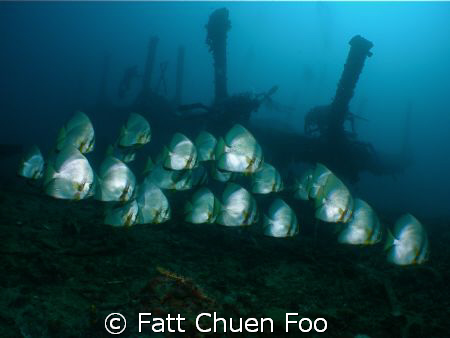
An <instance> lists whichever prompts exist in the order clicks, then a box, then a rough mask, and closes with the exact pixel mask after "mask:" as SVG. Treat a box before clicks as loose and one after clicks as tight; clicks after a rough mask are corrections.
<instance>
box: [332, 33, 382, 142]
mask: <svg viewBox="0 0 450 338" xmlns="http://www.w3.org/2000/svg"><path fill="white" fill-rule="evenodd" d="M349 43H350V46H351V47H350V51H349V53H348V56H347V61H346V63H345V65H344V71H343V72H342V75H341V79H340V80H339V84H338V87H337V90H336V95H335V97H334V99H333V102H332V103H331V116H330V128H329V132H330V133H331V136H332V137H336V136H338V135H339V134H340V135H342V132H343V130H344V128H343V125H344V121H345V119H346V116H347V114H348V113H349V108H348V107H349V104H350V100H351V99H352V97H353V94H354V90H355V87H356V83H357V82H358V79H359V76H360V74H361V72H362V69H363V67H364V62H365V60H366V58H367V57H370V56H372V53H371V52H370V49H371V48H372V47H373V43H372V42H370V41H369V40H366V39H364V38H363V37H361V36H360V35H356V36H354V37H353V38H352V39H351V40H350V42H349Z"/></svg>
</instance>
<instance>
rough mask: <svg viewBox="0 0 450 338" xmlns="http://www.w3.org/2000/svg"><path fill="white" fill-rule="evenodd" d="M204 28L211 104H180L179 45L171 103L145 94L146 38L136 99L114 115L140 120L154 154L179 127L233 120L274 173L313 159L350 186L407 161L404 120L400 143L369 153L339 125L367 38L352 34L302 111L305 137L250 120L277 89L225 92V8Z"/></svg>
mask: <svg viewBox="0 0 450 338" xmlns="http://www.w3.org/2000/svg"><path fill="white" fill-rule="evenodd" d="M205 28H206V33H207V34H206V44H207V46H208V48H209V51H210V52H211V55H212V58H213V66H214V99H213V101H212V103H211V105H206V104H203V103H192V104H182V102H181V93H182V82H183V72H184V58H185V56H184V54H185V50H184V48H181V47H180V49H179V50H178V56H177V70H176V92H175V99H171V100H169V99H167V98H166V97H165V96H162V95H160V94H158V92H157V91H156V90H155V89H152V87H151V79H152V73H153V68H154V63H155V56H156V48H157V44H158V38H157V37H155V36H153V37H151V39H150V42H149V48H148V54H147V61H146V65H145V72H144V76H143V80H142V88H141V90H140V94H139V95H138V97H137V99H136V101H135V102H134V103H133V104H132V105H131V106H129V107H122V108H121V109H119V110H120V111H119V110H118V112H119V113H120V112H130V111H136V112H140V113H142V114H144V115H146V116H147V117H148V119H149V120H150V121H151V125H152V131H153V133H154V137H153V140H154V141H152V142H151V145H150V146H151V147H152V148H154V149H160V147H161V146H162V145H164V144H166V143H167V142H169V141H170V137H171V135H172V134H173V133H175V132H177V131H180V130H183V131H185V132H186V135H187V136H188V137H195V136H196V135H197V133H198V132H199V131H201V130H208V131H210V132H212V133H213V134H215V135H223V134H224V133H226V131H227V130H229V128H231V127H232V126H233V125H234V124H236V123H240V124H242V125H244V126H245V127H247V128H248V129H249V130H250V131H251V132H252V133H253V135H254V136H255V137H256V138H257V139H258V141H259V142H260V144H261V146H262V148H263V149H264V156H265V158H266V160H267V161H268V162H269V163H271V164H273V165H274V166H276V167H277V168H279V169H280V170H281V171H283V170H289V167H290V166H291V164H293V163H296V162H307V163H311V164H314V163H317V162H321V163H323V164H325V165H326V166H328V167H329V168H330V169H331V170H333V171H334V172H335V173H336V174H338V175H339V176H340V177H343V178H346V179H348V180H350V181H356V180H358V178H359V174H360V173H361V172H371V173H373V174H375V175H393V176H395V175H397V174H400V173H402V172H403V170H404V169H405V168H407V167H408V166H409V165H410V164H411V151H410V147H409V136H408V135H409V127H408V123H407V127H406V128H405V138H404V142H403V146H400V147H399V148H401V149H399V151H398V152H397V153H393V154H386V153H381V152H379V151H376V150H375V148H374V147H373V146H372V145H371V144H370V143H366V142H362V141H360V140H358V136H357V134H356V132H355V130H354V128H352V129H351V130H346V128H345V123H346V121H350V122H351V123H352V122H353V119H354V118H355V116H356V115H354V114H352V113H351V112H350V111H349V105H350V102H351V100H352V98H353V95H354V91H355V89H356V85H357V82H358V79H359V77H360V75H361V73H362V70H363V68H364V64H365V62H366V60H367V58H368V57H370V56H371V55H372V52H371V51H370V50H371V49H372V47H373V44H372V43H371V42H370V41H368V40H366V39H364V38H363V37H361V36H359V35H357V36H355V37H353V38H352V39H351V40H350V51H349V53H348V56H347V60H346V62H345V65H344V69H343V72H342V75H341V78H340V80H339V82H338V86H337V89H336V93H335V96H334V98H333V100H332V102H331V103H329V104H327V105H321V106H317V107H314V108H313V109H311V110H310V111H309V112H308V113H307V114H306V116H305V132H304V133H302V132H299V131H298V130H297V129H295V128H292V126H290V125H281V124H277V123H273V124H270V123H265V124H264V123H258V122H257V121H256V120H254V119H251V116H252V114H253V113H254V112H256V111H258V109H260V107H261V105H263V104H267V105H268V106H269V105H271V103H273V100H272V96H273V95H274V94H275V93H276V92H277V89H278V86H273V87H272V88H271V89H269V90H267V91H266V92H263V93H260V94H253V93H245V92H244V93H238V94H232V95H230V94H229V93H228V88H227V57H226V56H227V34H228V32H229V31H230V29H231V22H230V19H229V12H228V10H227V9H226V8H221V9H218V10H215V11H214V12H213V13H212V14H211V15H210V17H209V20H208V23H207V24H206V26H205ZM276 110H277V111H281V110H280V109H276ZM408 116H409V115H408ZM408 119H409V118H408ZM408 119H407V121H408Z"/></svg>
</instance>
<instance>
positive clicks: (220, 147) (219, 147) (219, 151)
mask: <svg viewBox="0 0 450 338" xmlns="http://www.w3.org/2000/svg"><path fill="white" fill-rule="evenodd" d="M224 153H225V141H224V139H223V137H221V138H219V140H218V141H217V144H216V148H215V149H214V158H215V159H216V160H219V159H220V157H221V156H222V155H223V154H224Z"/></svg>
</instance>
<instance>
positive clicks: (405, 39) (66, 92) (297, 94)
mask: <svg viewBox="0 0 450 338" xmlns="http://www.w3.org/2000/svg"><path fill="white" fill-rule="evenodd" d="M223 6H226V7H227V8H228V9H229V11H230V20H231V24H232V28H231V30H230V32H229V35H228V52H227V56H228V89H229V92H230V93H238V92H242V91H252V92H261V91H265V90H268V89H269V88H270V87H271V86H273V85H275V84H276V85H278V86H279V88H280V89H279V91H278V92H277V93H276V96H275V98H276V100H277V101H278V102H280V103H282V104H285V105H289V106H292V107H294V108H295V109H294V112H293V113H289V114H287V113H278V112H273V111H270V110H268V109H266V108H264V107H262V108H261V109H260V110H259V112H257V113H255V114H254V116H253V118H254V119H262V120H264V119H266V120H273V119H276V120H279V121H283V122H288V123H290V124H291V125H292V126H294V127H295V128H297V129H298V130H299V131H302V130H303V118H304V115H305V114H306V112H307V111H308V110H309V109H311V108H312V107H314V106H315V105H318V104H327V103H329V102H330V101H331V99H332V98H333V96H334V92H335V89H336V85H337V82H338V80H339V77H340V74H341V72H342V69H343V64H344V62H345V59H346V56H347V53H348V50H349V45H348V41H349V40H350V38H351V37H352V36H354V35H356V34H360V35H362V36H363V37H365V38H366V39H368V40H370V41H372V42H373V43H374V47H373V48H372V52H373V57H371V58H369V59H368V60H367V61H366V64H365V67H364V69H363V72H362V75H361V77H360V79H359V82H358V84H357V88H356V92H355V96H354V98H353V100H352V102H351V109H352V111H353V112H355V113H357V114H360V115H361V116H363V117H365V118H366V119H368V120H369V122H363V121H361V122H358V123H357V132H358V135H359V138H360V139H362V140H365V141H369V142H371V143H372V144H373V145H374V147H375V148H376V149H377V150H380V151H386V152H392V153H395V152H397V151H399V149H400V147H401V144H402V135H403V134H402V130H403V126H404V120H405V112H406V110H407V106H408V104H411V107H412V113H413V114H412V125H411V143H412V149H413V158H414V163H413V165H412V166H410V167H409V168H408V169H407V170H406V171H405V173H404V174H401V175H396V177H395V178H393V177H390V176H388V177H373V176H372V175H371V174H364V175H363V176H362V179H361V180H360V181H359V183H357V185H356V186H354V187H353V189H354V191H357V192H358V194H359V195H360V196H362V197H364V198H366V199H367V200H369V201H371V202H372V203H373V204H374V205H375V206H378V207H381V208H388V209H389V208H391V207H392V209H399V211H410V212H412V213H414V214H417V215H431V216H433V215H448V214H449V212H448V201H449V196H450V195H449V191H450V179H449V175H448V173H449V172H450V157H449V156H448V149H447V148H448V147H449V145H450V133H449V132H448V126H449V125H450V114H449V113H450V111H449V106H448V84H449V78H450V61H449V60H450V30H449V29H448V25H449V24H448V23H449V22H450V4H449V3H226V4H225V3H178V2H177V3H140V2H135V3H9V2H8V3H6V2H2V3H1V4H0V32H1V54H0V69H1V70H0V74H1V77H0V88H2V90H1V93H0V110H1V115H0V125H1V126H2V133H1V134H0V143H20V144H25V145H30V144H33V143H38V144H39V145H40V146H41V147H42V148H43V149H44V150H47V151H48V150H50V149H51V147H52V146H53V143H54V137H55V135H56V133H57V130H58V128H59V127H60V126H61V125H62V124H63V123H64V121H66V120H67V118H68V117H69V116H70V115H71V114H72V113H73V111H74V110H75V109H83V110H86V109H88V107H90V106H92V105H93V104H94V103H95V101H96V99H97V96H98V90H99V85H100V78H101V72H102V62H103V60H104V57H105V55H109V57H110V67H109V73H108V82H107V95H108V99H109V100H110V102H111V103H112V104H115V105H118V106H126V105H127V104H128V103H130V102H132V101H133V99H134V97H135V95H136V93H137V92H138V84H137V83H135V85H134V87H132V88H131V92H130V94H129V95H128V97H127V98H126V99H124V100H120V99H119V98H118V97H117V85H118V83H119V81H120V79H121V76H122V74H123V72H124V69H125V68H126V67H128V66H130V65H134V64H136V65H137V66H138V70H139V72H140V73H141V74H142V72H143V68H144V63H145V59H146V52H147V44H148V39H149V37H150V36H152V35H157V36H158V37H159V39H160V40H159V44H158V50H157V54H156V58H157V59H156V63H155V69H154V76H153V79H152V81H153V83H152V85H153V86H155V85H156V81H157V80H158V76H159V64H160V63H161V62H164V61H168V62H169V63H168V65H169V66H168V70H167V73H166V80H167V92H168V94H167V95H168V97H173V95H174V90H175V64H176V53H177V48H178V46H179V45H184V46H185V47H186V58H185V78H184V89H183V102H185V103H191V102H203V103H205V104H209V103H211V102H212V99H213V93H214V87H213V67H212V57H211V54H210V53H209V52H208V49H207V46H206V44H205V35H206V31H205V27H204V26H205V24H206V22H207V19H208V16H209V14H210V13H211V12H212V10H214V9H216V8H219V7H223ZM80 88H81V89H80ZM100 120H101V119H100ZM103 120H105V119H103ZM111 123H112V122H111ZM112 125H114V126H115V124H112ZM97 128H98V126H97ZM106 128H107V124H104V125H102V129H103V130H106ZM111 129H113V128H111ZM116 132H117V130H116V129H114V130H111V135H112V134H114V135H115V133H116Z"/></svg>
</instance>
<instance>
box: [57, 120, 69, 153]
mask: <svg viewBox="0 0 450 338" xmlns="http://www.w3.org/2000/svg"><path fill="white" fill-rule="evenodd" d="M66 136H67V132H66V128H65V127H64V126H63V127H61V129H59V132H58V136H57V138H56V149H57V150H58V151H59V150H61V148H62V147H63V146H64V142H65V139H66Z"/></svg>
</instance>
